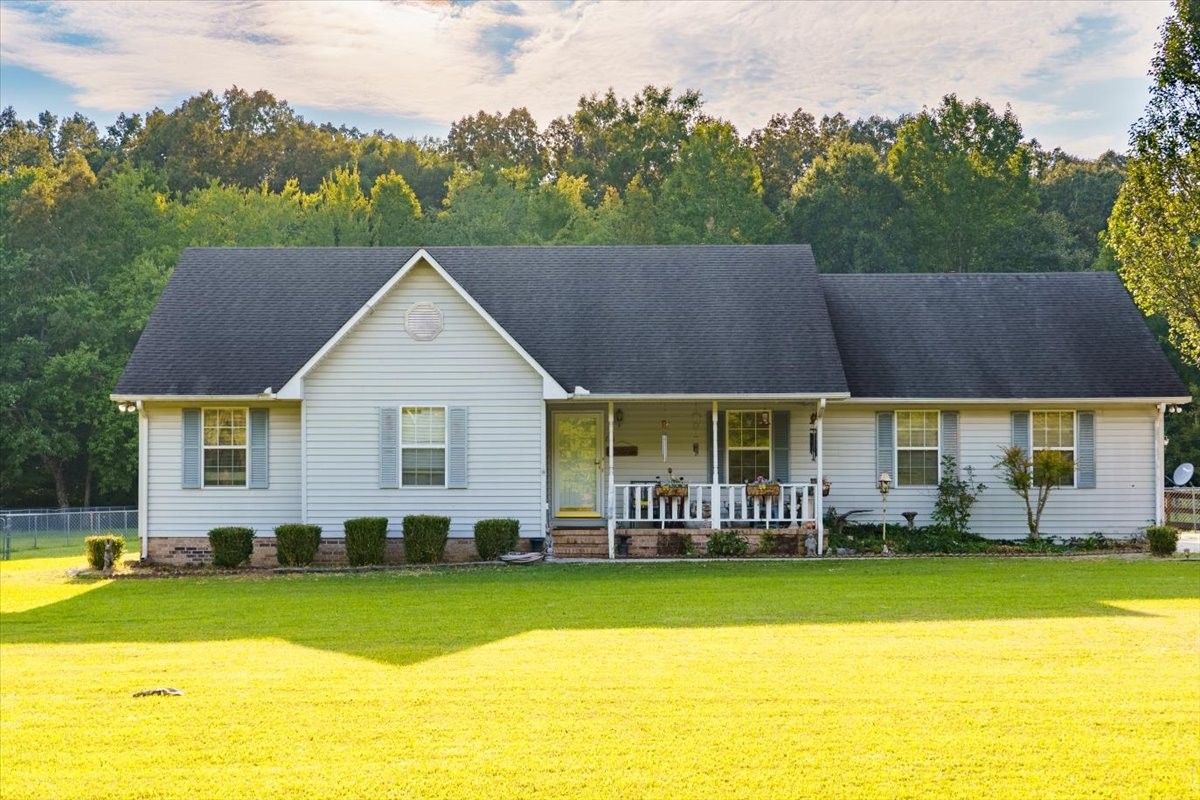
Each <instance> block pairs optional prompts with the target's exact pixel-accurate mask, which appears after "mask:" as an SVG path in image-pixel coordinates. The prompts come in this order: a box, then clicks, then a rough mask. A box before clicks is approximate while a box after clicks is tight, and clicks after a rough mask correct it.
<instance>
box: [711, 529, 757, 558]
mask: <svg viewBox="0 0 1200 800" xmlns="http://www.w3.org/2000/svg"><path fill="white" fill-rule="evenodd" d="M707 550H708V555H710V556H744V555H746V554H747V553H749V552H750V542H749V540H748V539H746V537H745V536H742V535H741V534H740V533H738V532H737V531H714V532H713V533H710V534H709V535H708V548H707Z"/></svg>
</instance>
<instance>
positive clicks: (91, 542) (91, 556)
mask: <svg viewBox="0 0 1200 800" xmlns="http://www.w3.org/2000/svg"><path fill="white" fill-rule="evenodd" d="M109 542H112V563H113V566H116V565H117V563H118V562H120V560H121V553H123V552H124V551H125V537H124V536H118V535H116V534H115V533H102V534H99V535H97V536H89V537H87V538H86V539H84V540H83V551H84V554H85V555H86V556H87V562H88V564H90V565H91V567H92V569H104V546H105V545H106V544H108V543H109Z"/></svg>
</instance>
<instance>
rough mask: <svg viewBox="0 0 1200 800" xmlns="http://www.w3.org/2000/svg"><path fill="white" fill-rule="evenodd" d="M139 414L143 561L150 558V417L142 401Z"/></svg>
mask: <svg viewBox="0 0 1200 800" xmlns="http://www.w3.org/2000/svg"><path fill="white" fill-rule="evenodd" d="M136 405H137V414H138V517H137V525H138V540H139V541H140V542H141V550H142V561H145V560H146V559H147V558H149V557H150V538H149V536H150V417H149V415H148V414H147V413H146V407H145V405H143V403H142V401H141V400H138V401H137V404H136Z"/></svg>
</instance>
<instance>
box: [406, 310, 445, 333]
mask: <svg viewBox="0 0 1200 800" xmlns="http://www.w3.org/2000/svg"><path fill="white" fill-rule="evenodd" d="M404 330H405V331H407V332H408V335H409V336H411V337H412V338H414V339H416V340H417V341H418V342H428V341H432V340H433V339H436V338H437V337H438V334H439V333H441V332H442V310H441V309H440V308H438V307H437V306H435V305H434V304H433V303H417V304H416V305H414V306H413V307H412V308H410V309H408V314H407V316H405V318H404Z"/></svg>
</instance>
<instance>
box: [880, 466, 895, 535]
mask: <svg viewBox="0 0 1200 800" xmlns="http://www.w3.org/2000/svg"><path fill="white" fill-rule="evenodd" d="M891 490H892V476H891V475H888V474H887V473H886V472H881V473H879V494H880V495H882V497H883V552H884V554H885V555H886V554H887V553H888V552H889V550H888V546H887V496H888V492H890V491H891Z"/></svg>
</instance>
